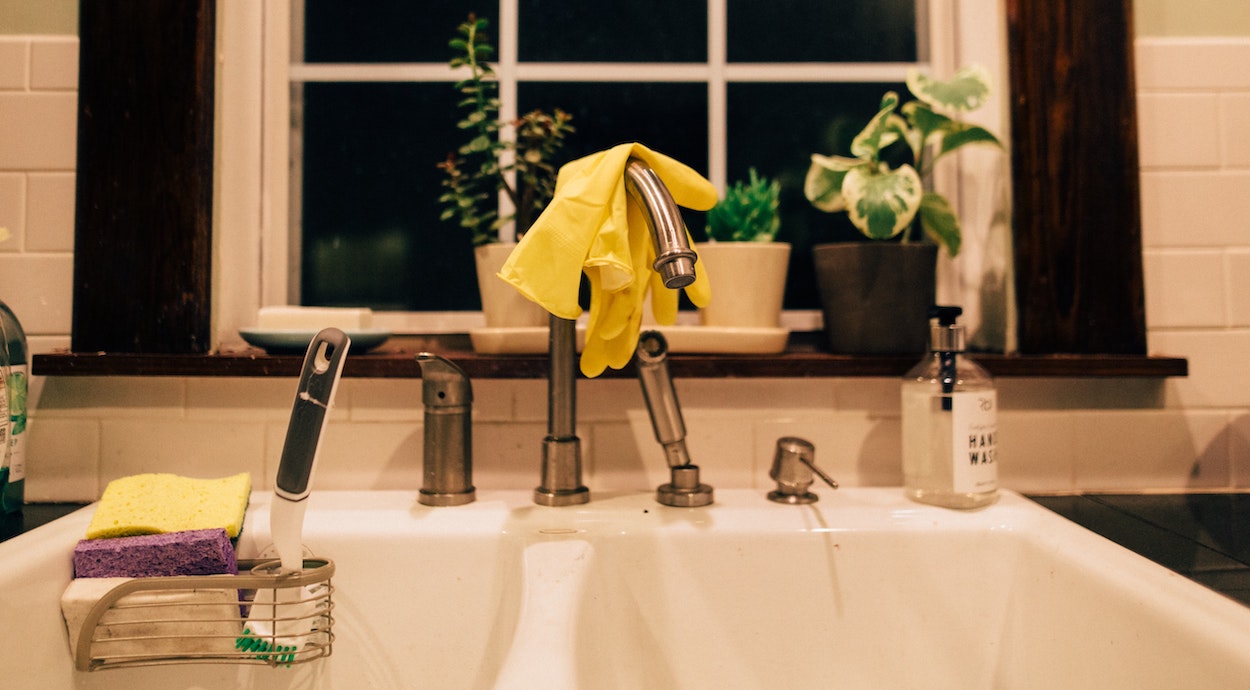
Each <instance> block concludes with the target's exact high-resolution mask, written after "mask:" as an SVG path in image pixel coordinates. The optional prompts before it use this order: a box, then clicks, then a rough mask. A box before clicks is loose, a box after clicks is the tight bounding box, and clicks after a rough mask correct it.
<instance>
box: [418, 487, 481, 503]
mask: <svg viewBox="0 0 1250 690" xmlns="http://www.w3.org/2000/svg"><path fill="white" fill-rule="evenodd" d="M476 498H477V496H476V493H475V492H474V490H473V489H469V490H468V491H455V492H440V491H429V490H427V489H421V490H420V491H418V492H417V503H420V504H421V505H423V506H435V507H442V506H462V505H465V504H466V503H472V502H473V501H474V500H475V499H476Z"/></svg>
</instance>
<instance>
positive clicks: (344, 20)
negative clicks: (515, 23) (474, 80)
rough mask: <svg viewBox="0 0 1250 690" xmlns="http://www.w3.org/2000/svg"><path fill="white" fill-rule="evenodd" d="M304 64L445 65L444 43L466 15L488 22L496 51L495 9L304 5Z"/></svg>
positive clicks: (309, 0)
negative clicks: (408, 63) (406, 63)
mask: <svg viewBox="0 0 1250 690" xmlns="http://www.w3.org/2000/svg"><path fill="white" fill-rule="evenodd" d="M304 8H305V9H304V13H305V17H304V61H305V62H364V63H376V62H446V61H447V60H448V59H449V58H450V57H451V50H450V49H449V48H448V47H447V42H448V41H450V40H451V39H452V38H453V37H455V35H456V27H457V26H459V25H460V24H461V23H462V22H464V21H465V19H466V18H467V17H468V16H469V13H470V12H473V13H476V14H477V16H479V17H485V18H487V19H489V20H490V39H491V44H492V45H494V46H498V45H499V34H498V31H499V3H498V2H483V1H482V0H440V1H439V2H417V1H416V0H371V1H370V2H343V0H304Z"/></svg>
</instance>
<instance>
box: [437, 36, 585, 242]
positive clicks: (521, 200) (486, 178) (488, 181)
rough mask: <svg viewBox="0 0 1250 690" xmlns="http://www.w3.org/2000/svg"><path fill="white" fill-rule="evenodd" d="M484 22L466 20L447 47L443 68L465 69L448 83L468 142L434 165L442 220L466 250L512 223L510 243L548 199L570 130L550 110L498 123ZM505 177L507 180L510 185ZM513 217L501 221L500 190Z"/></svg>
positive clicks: (491, 52)
mask: <svg viewBox="0 0 1250 690" xmlns="http://www.w3.org/2000/svg"><path fill="white" fill-rule="evenodd" d="M487 26H488V22H487V20H486V19H482V18H478V17H476V16H475V15H472V14H470V15H469V17H468V20H467V21H465V22H464V23H463V24H461V25H460V26H459V27H457V34H458V35H457V36H456V38H453V39H452V40H451V41H450V42H449V43H448V45H449V46H450V47H451V48H452V49H453V50H455V51H456V56H455V57H453V58H452V59H451V60H450V62H449V64H450V66H451V67H452V68H453V69H465V68H467V69H468V76H467V77H465V78H464V79H462V80H460V81H459V82H457V83H456V90H457V91H459V92H460V94H461V100H460V102H459V103H458V106H459V108H460V109H461V110H462V111H463V112H464V117H463V118H462V119H461V120H460V121H459V122H458V123H456V126H457V127H458V128H459V129H460V130H461V131H463V132H465V134H467V135H468V136H469V140H468V142H466V143H465V144H463V145H462V146H460V148H459V149H457V150H456V151H455V152H454V153H449V154H447V159H446V160H444V161H442V162H441V163H439V164H438V167H439V168H440V169H442V170H443V173H444V179H443V182H442V185H443V188H444V190H445V191H444V192H443V194H442V195H440V196H439V198H438V200H439V203H440V204H442V206H443V212H442V215H441V218H442V220H451V219H456V220H457V221H458V223H459V224H460V226H461V227H463V228H465V229H467V230H469V231H470V232H471V233H472V235H473V246H475V247H477V246H480V245H483V244H487V243H489V242H491V241H493V240H494V239H495V238H496V237H497V236H498V231H499V228H500V227H502V226H503V225H505V224H506V223H508V222H510V221H513V220H515V221H516V230H517V237H518V238H519V237H520V236H521V235H523V234H524V233H525V231H526V230H528V229H529V227H530V226H531V225H533V224H534V221H535V220H536V219H537V218H538V214H540V213H542V210H543V209H544V208H545V207H546V206H547V203H548V202H550V201H551V197H552V195H553V194H554V193H555V185H556V173H557V172H558V171H559V166H558V165H556V163H555V162H554V161H555V158H556V156H557V154H558V152H559V150H560V148H561V147H562V146H563V145H564V138H565V136H566V135H567V134H569V133H570V132H572V131H574V130H573V126H572V125H570V124H569V122H570V120H572V116H571V115H569V114H568V113H566V112H564V111H562V110H559V109H556V110H555V111H554V112H552V113H550V114H548V113H545V112H543V111H541V110H534V111H531V112H529V113H526V114H525V115H522V116H521V117H520V118H519V119H517V120H516V121H514V122H510V123H504V122H500V121H499V95H498V94H499V82H498V81H497V79H496V77H495V71H494V69H493V68H492V67H491V65H490V58H491V57H492V56H493V55H494V52H495V51H494V48H493V47H492V46H491V44H490V41H489V38H488V36H487V35H486V28H487ZM510 178H513V180H514V181H510ZM501 190H502V191H503V192H504V193H505V194H507V196H508V199H509V200H510V201H511V202H512V206H513V209H514V211H513V212H512V213H510V214H508V215H503V216H501V215H500V214H499V211H498V195H499V192H500V191H501Z"/></svg>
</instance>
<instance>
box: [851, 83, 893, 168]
mask: <svg viewBox="0 0 1250 690" xmlns="http://www.w3.org/2000/svg"><path fill="white" fill-rule="evenodd" d="M897 105H898V94H896V93H894V92H893V91H887V92H886V93H885V95H884V96H883V97H882V98H881V109H880V110H878V111H877V114H876V115H874V116H873V117H872V119H871V120H869V121H868V124H867V125H866V126H865V127H864V129H863V131H862V132H860V133H859V134H856V135H855V138H854V139H853V140H851V155H853V156H856V157H858V158H867V159H869V160H873V161H875V160H877V156H878V154H879V153H880V152H881V149H883V148H885V147H887V146H889V145H890V144H892V143H894V141H895V140H896V139H897V138H898V130H897V123H894V122H892V121H891V120H890V116H891V115H893V114H894V108H895V106H897Z"/></svg>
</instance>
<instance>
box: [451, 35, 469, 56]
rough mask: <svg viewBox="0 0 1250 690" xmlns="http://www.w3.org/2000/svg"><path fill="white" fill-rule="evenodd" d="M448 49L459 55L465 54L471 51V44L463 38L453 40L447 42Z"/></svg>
mask: <svg viewBox="0 0 1250 690" xmlns="http://www.w3.org/2000/svg"><path fill="white" fill-rule="evenodd" d="M447 47H448V48H451V49H452V50H455V51H456V52H457V53H463V52H465V51H466V50H468V49H469V42H468V41H466V40H464V39H463V38H453V39H451V40H450V41H448V42H447Z"/></svg>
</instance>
